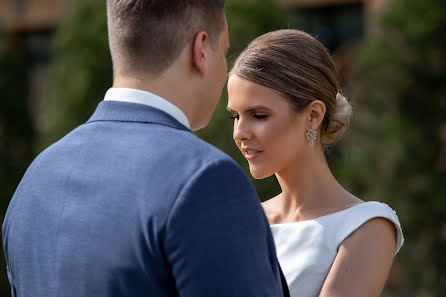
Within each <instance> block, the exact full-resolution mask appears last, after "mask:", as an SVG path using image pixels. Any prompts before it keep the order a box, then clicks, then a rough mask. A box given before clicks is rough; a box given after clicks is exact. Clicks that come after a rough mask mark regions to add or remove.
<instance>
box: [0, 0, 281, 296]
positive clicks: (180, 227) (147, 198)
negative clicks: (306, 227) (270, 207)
mask: <svg viewBox="0 0 446 297" xmlns="http://www.w3.org/2000/svg"><path fill="white" fill-rule="evenodd" d="M107 12H108V25H109V26H108V29H109V43H110V50H111V55H112V60H113V68H114V83H113V88H111V89H110V90H108V92H107V93H106V95H105V98H104V101H103V102H101V103H100V104H99V105H98V107H97V109H96V111H95V112H94V114H93V115H92V116H91V118H90V119H89V120H88V121H87V122H86V123H85V124H83V125H81V126H80V127H78V128H76V129H75V130H73V131H72V132H71V133H69V134H68V135H66V136H65V137H64V138H62V139H61V140H59V141H58V142H56V143H55V144H53V145H52V146H51V147H49V148H48V149H47V150H45V151H44V152H43V153H41V154H40V155H39V156H38V157H37V158H36V159H35V160H34V162H33V163H32V164H31V166H30V167H29V168H28V170H27V172H26V174H25V175H24V177H23V179H22V181H21V182H20V185H19V186H18V188H17V190H16V192H15V194H14V197H13V198H12V201H11V204H10V206H9V208H8V212H7V215H6V218H5V221H4V224H3V244H4V250H5V255H6V260H7V264H8V271H7V272H8V277H9V280H10V283H11V287H12V294H13V296H32V297H56V296H57V297H62V296H67V297H68V296H72V297H87V296H88V297H93V296H95V297H96V296H107V297H109V296H116V297H118V296H119V297H123V296H129V297H133V296H150V297H163V296H181V297H219V296H221V297H223V296H225V297H236V296H241V297H249V296H252V297H261V296H265V297H276V296H282V286H281V284H280V277H279V268H278V263H277V259H276V256H275V250H274V244H273V240H272V237H271V234H270V231H269V226H268V223H267V221H266V219H265V216H264V214H263V211H262V208H261V206H260V204H259V202H258V199H257V197H256V194H255V191H254V189H253V187H252V186H251V184H250V182H249V181H248V179H247V177H246V176H245V174H244V173H243V172H242V170H241V169H240V168H239V167H238V166H237V165H236V164H235V163H234V161H232V160H231V159H230V158H229V157H228V156H226V155H225V154H224V153H222V152H221V151H219V150H217V149H216V148H214V147H212V146H211V145H209V144H207V143H205V142H203V141H201V140H200V139H198V138H197V137H195V136H194V134H193V133H192V132H191V130H192V131H195V130H198V129H200V128H203V127H205V126H206V125H207V124H208V122H209V120H210V118H211V115H212V113H213V111H214V109H215V106H216V104H217V102H218V100H219V97H220V95H221V90H222V88H223V85H224V83H225V80H226V59H225V55H226V54H227V52H228V48H229V41H228V29H227V24H226V19H225V16H224V0H212V1H210V0H188V1H186V0H108V1H107ZM92 58H94V57H92Z"/></svg>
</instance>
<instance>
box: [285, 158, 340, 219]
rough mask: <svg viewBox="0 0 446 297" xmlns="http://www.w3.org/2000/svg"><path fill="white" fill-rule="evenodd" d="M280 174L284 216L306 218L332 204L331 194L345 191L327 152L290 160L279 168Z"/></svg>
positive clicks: (334, 194)
mask: <svg viewBox="0 0 446 297" xmlns="http://www.w3.org/2000/svg"><path fill="white" fill-rule="evenodd" d="M276 177H277V180H278V182H279V184H280V187H281V188H282V193H281V194H280V195H279V196H278V197H277V204H276V205H277V207H278V208H279V209H280V213H281V216H282V219H283V220H288V221H290V220H292V221H299V220H304V219H306V216H307V214H308V212H309V211H310V212H311V211H312V210H315V209H320V208H324V207H326V206H328V205H329V204H330V203H331V202H332V199H331V197H333V196H337V195H336V194H337V193H340V192H341V191H345V190H344V189H343V188H342V187H341V186H340V185H339V184H338V182H337V181H336V179H335V178H334V176H333V174H332V173H331V170H330V168H329V166H328V164H327V161H326V159H325V156H324V155H323V154H321V155H320V156H319V155H317V156H313V158H306V159H305V161H301V162H295V164H290V166H288V167H287V168H285V169H284V170H282V171H280V172H277V173H276Z"/></svg>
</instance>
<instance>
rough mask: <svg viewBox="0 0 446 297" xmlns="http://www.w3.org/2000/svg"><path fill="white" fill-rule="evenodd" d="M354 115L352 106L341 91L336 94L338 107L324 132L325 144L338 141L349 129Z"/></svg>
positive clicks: (322, 138) (322, 137) (323, 140)
mask: <svg viewBox="0 0 446 297" xmlns="http://www.w3.org/2000/svg"><path fill="white" fill-rule="evenodd" d="M351 116H352V106H351V105H350V103H349V102H348V100H347V98H346V97H345V96H343V95H342V94H341V93H337V94H336V109H335V111H334V112H333V114H332V115H331V117H330V121H329V123H328V125H327V128H326V129H325V131H323V132H322V135H321V141H322V143H323V144H326V145H328V144H332V143H335V142H336V141H338V140H339V139H340V138H341V136H342V134H344V132H345V131H346V130H347V128H348V126H349V124H350V118H351Z"/></svg>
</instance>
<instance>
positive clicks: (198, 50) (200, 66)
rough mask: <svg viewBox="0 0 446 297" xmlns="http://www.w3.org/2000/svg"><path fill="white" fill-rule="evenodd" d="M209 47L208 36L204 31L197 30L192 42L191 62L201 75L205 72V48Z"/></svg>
mask: <svg viewBox="0 0 446 297" xmlns="http://www.w3.org/2000/svg"><path fill="white" fill-rule="evenodd" d="M207 47H209V36H208V35H207V33H206V32H204V31H201V32H199V33H198V34H197V35H196V36H195V39H194V42H193V44H192V64H193V66H195V68H196V69H197V70H198V71H199V72H200V74H201V76H204V75H205V74H206V58H207V56H206V49H207Z"/></svg>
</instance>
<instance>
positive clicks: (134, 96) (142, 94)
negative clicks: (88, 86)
mask: <svg viewBox="0 0 446 297" xmlns="http://www.w3.org/2000/svg"><path fill="white" fill-rule="evenodd" d="M104 101H121V102H130V103H139V104H144V105H148V106H151V107H154V108H157V109H159V110H162V111H164V112H165V113H167V114H169V115H170V116H172V117H173V118H174V119H176V120H177V121H178V122H180V123H181V124H183V125H184V126H186V127H187V128H189V129H190V124H189V120H188V119H187V117H186V115H185V114H184V112H183V111H182V110H181V109H179V108H178V107H176V106H175V105H173V104H172V103H170V102H169V101H167V100H166V99H164V98H162V97H160V96H158V95H155V94H153V93H149V92H146V91H141V90H136V89H128V88H110V89H108V91H107V93H105V97H104Z"/></svg>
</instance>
